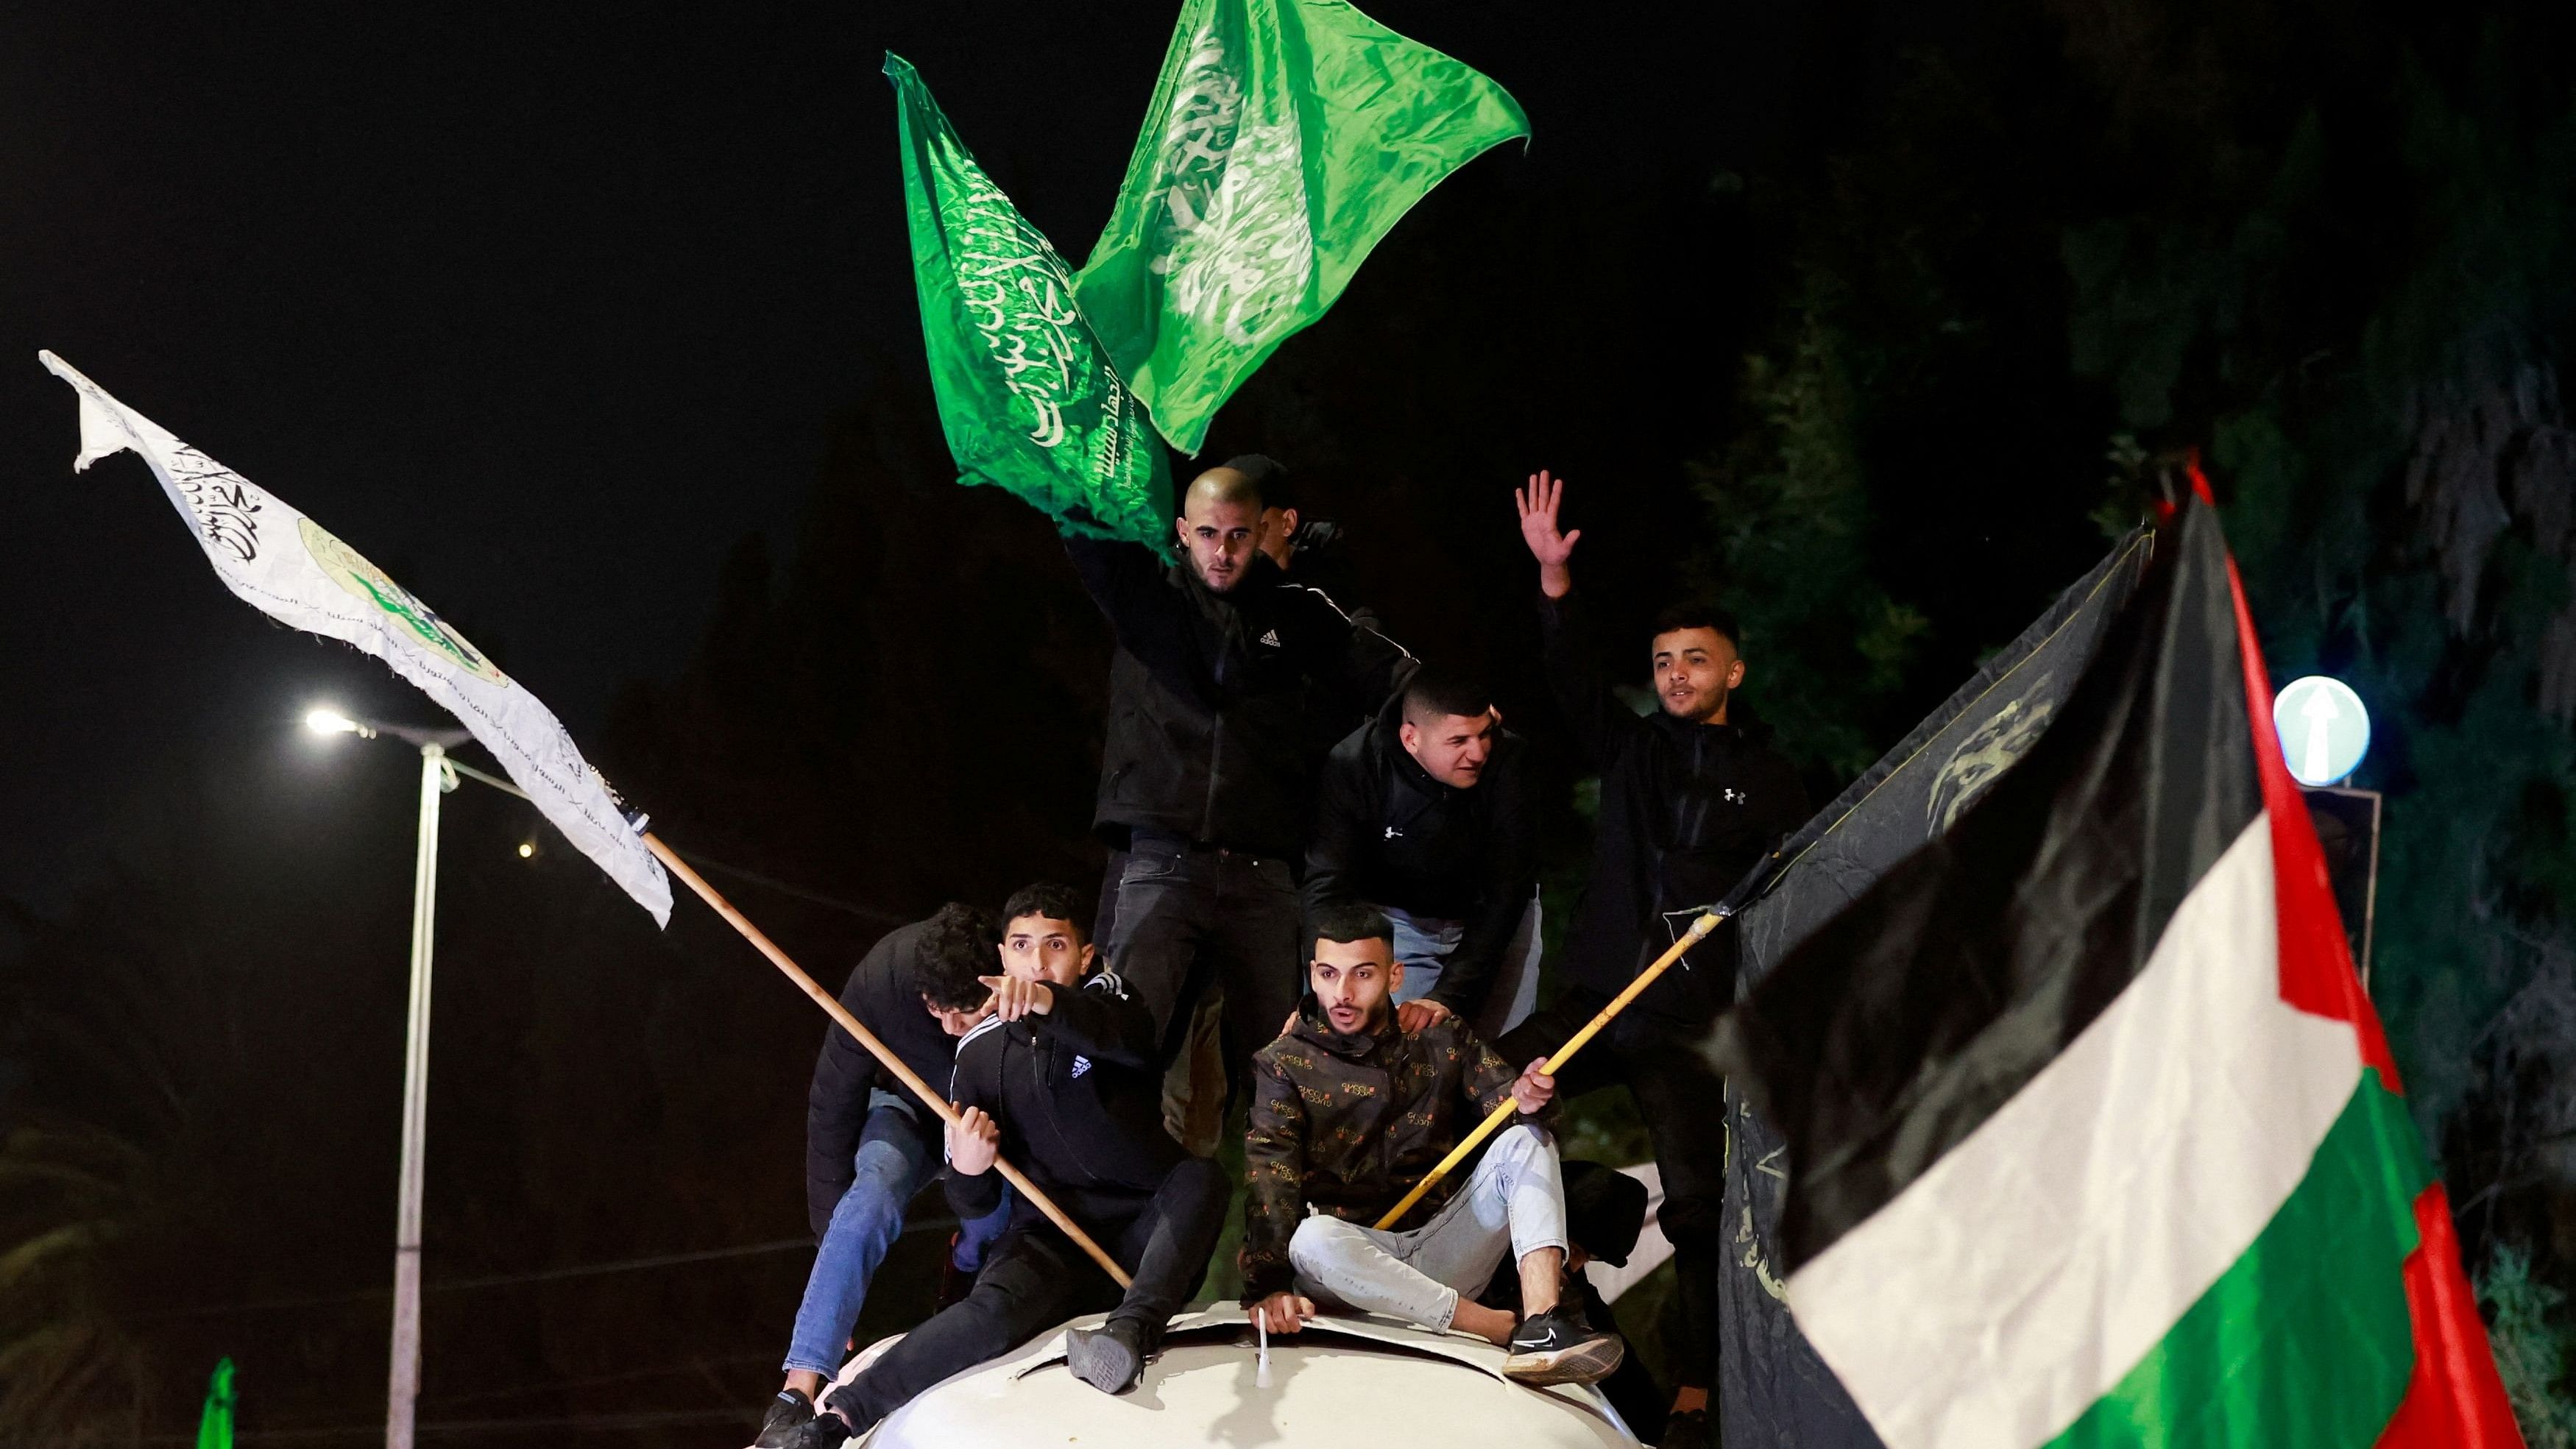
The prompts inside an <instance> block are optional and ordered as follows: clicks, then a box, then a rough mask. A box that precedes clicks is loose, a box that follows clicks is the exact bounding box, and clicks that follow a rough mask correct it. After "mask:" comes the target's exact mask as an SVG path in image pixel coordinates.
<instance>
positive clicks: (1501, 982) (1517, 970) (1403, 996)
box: [1380, 892, 1539, 1042]
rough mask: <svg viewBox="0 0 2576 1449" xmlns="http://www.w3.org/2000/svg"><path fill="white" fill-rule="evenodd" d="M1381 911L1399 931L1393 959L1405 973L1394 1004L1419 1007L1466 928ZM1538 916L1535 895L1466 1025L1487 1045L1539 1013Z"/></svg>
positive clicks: (1459, 923)
mask: <svg viewBox="0 0 2576 1449" xmlns="http://www.w3.org/2000/svg"><path fill="white" fill-rule="evenodd" d="M1380 909H1382V910H1384V911H1385V912H1386V918H1387V920H1389V921H1390V922H1393V923H1394V925H1395V959H1396V960H1397V961H1398V962H1399V963H1400V964H1402V965H1403V967H1404V984H1403V985H1402V986H1400V987H1398V988H1396V993H1395V1004H1396V1005H1398V1006H1402V1005H1403V1004H1404V1003H1406V1002H1408V1001H1419V1000H1421V999H1422V998H1423V997H1426V996H1429V995H1430V994H1431V992H1432V989H1433V988H1435V987H1437V986H1438V985H1439V984H1440V968H1441V965H1442V963H1444V962H1446V961H1447V960H1448V959H1449V953H1451V952H1452V951H1455V950H1457V949H1458V943H1459V942H1460V941H1462V940H1464V939H1466V935H1467V923H1466V922H1464V921H1450V920H1443V919H1441V918H1439V917H1437V916H1417V915H1414V914H1412V913H1411V912H1409V911H1400V910H1397V909H1396V908H1395V907H1393V906H1383V907H1380ZM1538 915H1539V912H1538V895H1537V893H1536V892H1532V893H1531V895H1530V902H1529V909H1528V910H1525V911H1523V912H1521V924H1520V929H1518V930H1516V931H1514V932H1512V939H1511V943H1510V944H1509V945H1506V946H1505V947H1503V959H1502V960H1500V961H1498V962H1496V963H1495V964H1494V980H1493V984H1492V988H1491V989H1490V990H1488V991H1487V992H1486V993H1485V1004H1484V1005H1483V1006H1481V1007H1479V1008H1477V1011H1476V1014H1475V1015H1474V1016H1471V1017H1469V1018H1468V1019H1467V1026H1468V1028H1469V1029H1470V1030H1472V1031H1474V1032H1475V1033H1476V1035H1477V1036H1479V1037H1482V1038H1483V1039H1484V1040H1486V1041H1488V1042H1492V1041H1497V1040H1500V1039H1501V1037H1502V1034H1503V1033H1504V1032H1507V1031H1510V1030H1511V1029H1512V1028H1513V1027H1516V1026H1518V1025H1520V1024H1521V1023H1522V1022H1523V1021H1525V1020H1527V1019H1528V1017H1529V1014H1530V1013H1531V1012H1533V1011H1536V1010H1538V957H1539V934H1538V925H1539V921H1538Z"/></svg>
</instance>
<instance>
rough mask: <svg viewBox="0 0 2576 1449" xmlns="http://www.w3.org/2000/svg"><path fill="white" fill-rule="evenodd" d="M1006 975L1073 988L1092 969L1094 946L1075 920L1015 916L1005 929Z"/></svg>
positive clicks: (1004, 957) (1004, 962)
mask: <svg viewBox="0 0 2576 1449" xmlns="http://www.w3.org/2000/svg"><path fill="white" fill-rule="evenodd" d="M1001 952H1002V974H1003V975H1005V976H1016V977H1018V978H1020V979H1021V980H1022V981H1047V982H1052V983H1054V984H1055V985H1057V986H1071V985H1074V984H1075V983H1076V982H1079V981H1080V980H1082V978H1083V976H1084V974H1085V973H1087V972H1089V971H1090V970H1091V957H1092V948H1091V943H1089V942H1088V941H1085V940H1083V939H1082V930H1081V928H1080V927H1078V926H1076V925H1074V923H1073V922H1071V921H1060V920H1057V919H1056V918H1055V917H1053V916H1013V917H1011V920H1010V924H1008V925H1006V926H1004V927H1002V945H1001Z"/></svg>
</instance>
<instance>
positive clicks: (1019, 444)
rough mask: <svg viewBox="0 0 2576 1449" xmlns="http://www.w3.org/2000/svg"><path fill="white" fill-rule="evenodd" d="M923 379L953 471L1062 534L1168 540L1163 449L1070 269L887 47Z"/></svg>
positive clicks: (1167, 468) (1168, 487)
mask: <svg viewBox="0 0 2576 1449" xmlns="http://www.w3.org/2000/svg"><path fill="white" fill-rule="evenodd" d="M885 73H886V74H887V76H889V77H891V78H892V79H893V81H894V89H895V96H896V100H897V102H898V104H897V106H896V113H897V119H898V122H899V125H900V132H899V134H900V136H901V138H902V145H903V186H904V195H905V199H906V201H907V202H908V203H909V206H910V211H911V216H912V268H913V281H914V285H915V287H916V288H917V290H918V291H919V292H920V294H921V330H922V336H923V339H924V341H925V342H926V343H927V344H928V346H929V350H930V382H931V388H932V390H933V391H934V392H936V393H937V394H938V396H939V421H940V426H941V427H942V428H943V429H944V430H945V431H946V432H947V434H948V450H949V451H950V452H951V453H953V454H955V455H956V458H957V467H958V470H959V473H960V481H963V482H967V483H989V484H992V485H994V486H996V487H999V488H1006V489H1008V490H1010V491H1011V492H1012V493H1015V494H1017V495H1019V496H1020V497H1021V498H1023V499H1026V500H1027V501H1028V502H1030V503H1031V504H1034V505H1036V506H1037V507H1038V508H1039V509H1040V510H1042V511H1043V512H1045V513H1047V514H1049V515H1050V516H1052V517H1053V518H1054V519H1055V520H1056V523H1057V525H1058V526H1059V527H1061V528H1063V529H1064V530H1065V531H1066V532H1068V533H1081V534H1088V535H1091V536H1094V537H1101V538H1126V539H1133V540H1135V541H1137V542H1139V543H1144V544H1148V545H1151V546H1153V547H1156V548H1161V547H1164V546H1167V545H1168V544H1169V543H1170V542H1171V538H1172V523H1171V518H1172V513H1171V507H1172V505H1171V496H1172V480H1171V465H1170V463H1169V462H1168V461H1167V460H1166V459H1165V457H1164V454H1163V445H1162V443H1161V441H1160V440H1159V439H1157V438H1156V437H1155V436H1154V430H1153V428H1152V427H1151V426H1149V425H1148V424H1147V422H1146V420H1145V414H1144V411H1143V410H1142V409H1141V408H1139V407H1138V406H1137V405H1136V399H1135V398H1134V397H1132V396H1130V395H1129V393H1128V391H1127V389H1126V387H1125V386H1124V385H1122V384H1121V383H1120V382H1119V380H1118V374H1117V371H1116V370H1115V369H1114V368H1112V367H1111V366H1110V363H1109V357H1108V354H1107V353H1106V352H1104V351H1103V350H1102V349H1101V346H1100V344H1099V343H1098V342H1097V341H1096V340H1095V339H1094V338H1093V337H1092V335H1091V329H1090V328H1089V327H1087V326H1085V325H1084V323H1083V320H1082V314H1081V313H1080V312H1079V311H1078V310H1077V309H1076V308H1075V306H1074V300H1073V274H1072V272H1073V269H1072V268H1071V267H1069V266H1067V265H1066V264H1065V260H1064V258H1063V257H1062V256H1060V255H1058V254H1057V252H1056V249H1055V248H1054V247H1053V246H1052V245H1050V244H1049V243H1048V241H1047V239H1046V237H1045V236H1044V235H1042V234H1041V233H1040V232H1039V231H1038V229H1037V228H1036V227H1033V226H1031V225H1029V223H1028V222H1027V220H1025V219H1024V218H1022V217H1021V215H1020V213H1019V211H1018V209H1017V208H1015V207H1013V206H1012V205H1011V199H1010V198H1009V197H1007V196H1005V195H1003V194H1002V190H1001V188H1000V187H998V186H995V185H994V184H993V182H992V179H991V178H990V177H987V176H986V175H985V174H984V171H983V168H982V167H980V166H977V165H976V164H975V157H974V155H973V154H972V153H970V152H969V151H968V150H967V149H966V145H965V143H964V142H963V141H961V140H959V139H958V137H957V132H956V130H955V129H954V128H952V127H951V126H950V125H949V124H948V118H947V117H946V116H944V115H942V114H940V110H939V105H938V103H937V102H936V101H933V100H932V99H931V98H930V90H929V88H928V87H926V86H924V85H923V84H922V83H921V76H920V74H919V73H918V72H916V71H915V70H914V69H913V68H912V65H911V63H910V62H909V61H906V60H904V59H902V58H901V57H899V56H896V55H892V54H889V55H887V56H886V63H885Z"/></svg>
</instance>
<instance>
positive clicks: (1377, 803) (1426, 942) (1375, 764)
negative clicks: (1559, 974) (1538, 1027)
mask: <svg viewBox="0 0 2576 1449" xmlns="http://www.w3.org/2000/svg"><path fill="white" fill-rule="evenodd" d="M1530 769H1531V763H1530V759H1529V749H1528V746H1527V745H1526V744H1525V743H1524V742H1523V741H1522V740H1521V739H1520V737H1519V736H1517V735H1513V734H1510V733H1507V732H1506V731H1505V730H1504V729H1503V726H1502V722H1501V721H1500V720H1499V719H1497V718H1496V717H1495V714H1494V709H1493V698H1492V696H1491V695H1489V694H1488V693H1486V692H1485V690H1484V689H1483V688H1482V687H1481V686H1478V685H1475V684H1472V683H1469V682H1467V681H1465V680H1462V679H1459V678H1457V677H1455V676H1452V675H1448V674H1444V673H1440V672H1438V671H1436V670H1433V669H1428V668H1426V669H1424V670H1422V671H1420V672H1419V673H1417V674H1415V675H1414V676H1413V679H1412V681H1411V682H1410V683H1408V684H1406V685H1405V687H1404V688H1403V689H1402V690H1401V691H1399V692H1398V694H1397V696H1396V698H1395V699H1393V700H1391V701H1389V702H1388V704H1387V707H1386V708H1385V709H1384V710H1383V711H1381V712H1380V713H1379V716H1378V718H1376V719H1374V720H1371V721H1370V722H1369V723H1367V724H1365V725H1362V726H1361V727H1360V728H1358V729H1357V730H1354V731H1352V732H1351V734H1350V736H1349V737H1348V738H1346V739H1344V740H1343V741H1342V742H1341V743H1340V744H1338V745H1336V746H1334V747H1333V753H1332V754H1331V756H1330V757H1328V758H1327V759H1326V760H1325V762H1324V774H1323V779H1322V781H1321V782H1320V786H1319V788H1318V790H1317V792H1316V793H1317V802H1316V808H1315V839H1314V843H1313V844H1312V845H1310V846H1308V847H1307V849H1306V910H1307V915H1308V917H1309V918H1310V919H1311V918H1313V917H1314V916H1315V915H1316V914H1317V913H1318V912H1320V911H1321V910H1323V909H1324V908H1326V907H1329V906H1343V905H1361V904H1365V905H1373V906H1376V907H1377V908H1378V909H1379V910H1382V911H1384V912H1386V915H1387V919H1388V920H1389V921H1391V922H1392V923H1393V924H1394V927H1395V959H1396V961H1397V963H1398V964H1400V965H1402V966H1403V967H1404V983H1403V986H1402V987H1401V988H1400V989H1399V990H1398V991H1397V992H1396V994H1395V1003H1396V1011H1397V1016H1398V1019H1399V1021H1400V1022H1401V1023H1402V1025H1404V1026H1405V1027H1406V1028H1408V1029H1411V1028H1416V1027H1420V1026H1424V1025H1427V1024H1428V1023H1430V1022H1432V1021H1435V1020H1437V1019H1439V1018H1441V1017H1444V1016H1456V1017H1458V1018H1460V1019H1462V1020H1464V1021H1465V1022H1467V1024H1468V1025H1469V1026H1471V1027H1473V1028H1475V1031H1476V1034H1477V1035H1478V1036H1479V1037H1482V1038H1483V1039H1485V1040H1487V1041H1493V1040H1495V1039H1497V1038H1499V1037H1500V1036H1501V1035H1502V1034H1503V1033H1504V1032H1505V1031H1508V1030H1509V1029H1511V1028H1512V1027H1513V1026H1516V1025H1518V1024H1519V1023H1520V1022H1521V1020H1522V1019H1523V1018H1525V1017H1527V1016H1528V1015H1529V1014H1530V1012H1531V1010H1532V1009H1533V1008H1534V1007H1536V1005H1537V1004H1538V956H1539V912H1538V874H1537V867H1536V865H1535V856H1536V849H1535V847H1536V842H1535V841H1534V840H1533V839H1532V838H1531V830H1532V825H1533V822H1532V820H1531V818H1530V804H1529V793H1530V784H1529V780H1528V774H1529V771H1530Z"/></svg>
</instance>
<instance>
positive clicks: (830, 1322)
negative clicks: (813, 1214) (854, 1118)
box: [785, 1090, 1017, 1379]
mask: <svg viewBox="0 0 2576 1449" xmlns="http://www.w3.org/2000/svg"><path fill="white" fill-rule="evenodd" d="M926 1115H927V1109H924V1108H918V1107H915V1106H914V1105H913V1104H911V1103H910V1102H907V1101H906V1100H904V1099H903V1098H900V1097H897V1096H895V1095H894V1094H893V1093H891V1092H887V1091H882V1090H880V1091H874V1092H871V1093H869V1094H868V1122H867V1126H865V1127H864V1128H862V1129H860V1132H859V1151H858V1155H857V1157H856V1158H855V1159H854V1162H855V1165H856V1167H857V1169H858V1178H857V1180H856V1181H854V1182H852V1183H851V1184H850V1186H849V1190H848V1191H846V1192H844V1193H842V1194H841V1201H840V1202H839V1204H837V1205H836V1206H834V1207H833V1209H832V1222H831V1226H829V1227H827V1228H825V1229H824V1230H823V1243H822V1246H821V1247H819V1248H817V1249H816V1250H815V1252H814V1270H813V1272H811V1273H810V1274H808V1275H807V1276H806V1279H805V1301H804V1302H802V1303H800V1304H798V1305H797V1308H796V1332H795V1335H794V1336H793V1337H792V1338H790V1339H789V1340H788V1344H787V1363H786V1365H785V1367H786V1369H787V1371H788V1372H790V1373H794V1372H796V1371H798V1370H800V1369H801V1370H804V1371H806V1372H808V1373H818V1374H821V1375H822V1376H823V1377H825V1378H827V1379H828V1378H830V1377H831V1376H832V1375H834V1374H835V1373H838V1372H839V1371H840V1368H841V1362H842V1360H844V1359H846V1358H847V1357H848V1356H849V1343H850V1330H851V1329H852V1328H854V1327H856V1326H857V1324H858V1321H859V1309H860V1307H861V1305H863V1304H864V1303H866V1302H867V1297H868V1283H869V1281H870V1280H872V1279H874V1278H875V1277H876V1274H877V1265H878V1264H880V1263H882V1262H884V1261H885V1256H886V1253H887V1251H888V1250H889V1249H891V1248H892V1247H893V1246H894V1240H895V1239H897V1238H899V1237H901V1236H903V1219H904V1209H905V1208H906V1207H908V1206H910V1204H911V1202H912V1199H913V1195H914V1194H916V1193H918V1192H920V1191H921V1188H922V1184H924V1183H926V1182H928V1181H929V1180H930V1178H931V1176H932V1175H933V1174H935V1173H937V1172H938V1171H939V1166H940V1160H941V1153H940V1139H939V1134H938V1132H937V1130H936V1129H935V1128H930V1127H924V1126H923V1125H922V1122H921V1118H922V1117H923V1116H926ZM1016 1196H1017V1195H1016V1194H1012V1193H1005V1194H1004V1195H1003V1198H1002V1205H1001V1206H1000V1207H999V1208H996V1209H995V1210H994V1211H993V1213H992V1214H991V1215H990V1216H987V1217H981V1218H977V1219H975V1220H974V1221H972V1222H969V1223H966V1224H964V1225H963V1232H962V1234H961V1236H960V1237H959V1239H958V1242H957V1252H956V1255H955V1257H954V1260H953V1261H954V1262H955V1263H956V1265H957V1267H958V1268H959V1269H960V1270H961V1271H965V1272H972V1271H974V1270H975V1269H976V1268H977V1267H979V1266H980V1265H981V1264H982V1262H983V1256H984V1251H985V1249H987V1248H989V1247H991V1246H992V1244H993V1240H994V1239H996V1238H999V1237H1000V1236H1001V1235H1002V1230H1003V1229H1004V1228H1006V1227H1008V1226H1010V1221H1011V1208H1012V1206H1013V1198H1014V1197H1016Z"/></svg>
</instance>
